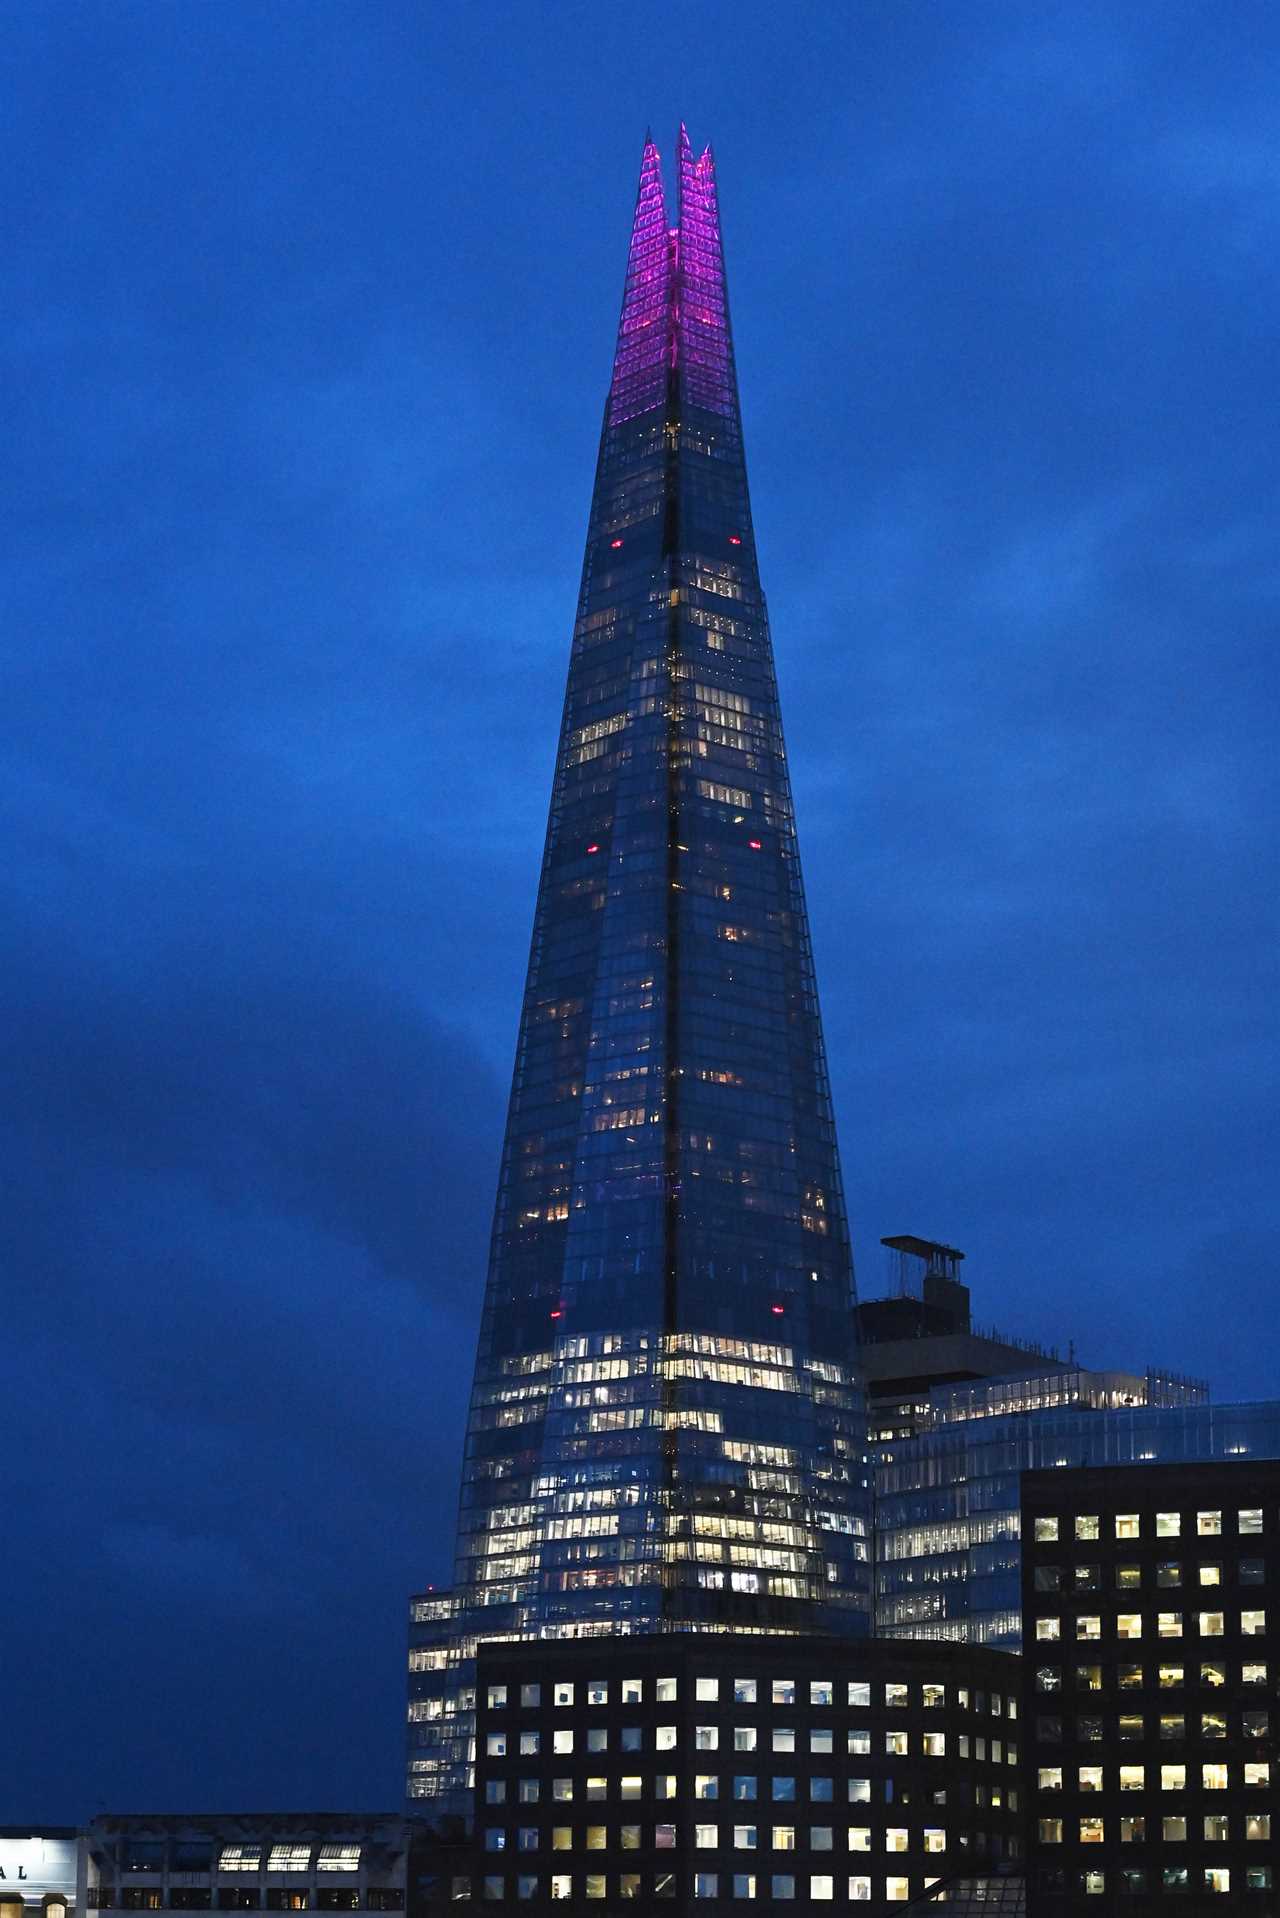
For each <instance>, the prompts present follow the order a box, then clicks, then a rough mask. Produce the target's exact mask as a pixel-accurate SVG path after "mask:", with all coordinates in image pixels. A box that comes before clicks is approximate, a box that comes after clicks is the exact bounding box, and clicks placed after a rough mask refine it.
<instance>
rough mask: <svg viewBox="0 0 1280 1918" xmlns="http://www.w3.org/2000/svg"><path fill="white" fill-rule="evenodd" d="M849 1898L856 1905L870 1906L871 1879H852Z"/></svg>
mask: <svg viewBox="0 0 1280 1918" xmlns="http://www.w3.org/2000/svg"><path fill="white" fill-rule="evenodd" d="M849 1897H850V1899H851V1901H852V1902H853V1903H854V1904H855V1905H868V1904H870V1902H871V1880H870V1879H869V1878H862V1877H858V1878H851V1879H850V1880H849Z"/></svg>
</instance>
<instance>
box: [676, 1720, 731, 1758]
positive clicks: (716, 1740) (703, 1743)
mask: <svg viewBox="0 0 1280 1918" xmlns="http://www.w3.org/2000/svg"><path fill="white" fill-rule="evenodd" d="M673 1729H674V1727H673ZM672 1742H673V1743H674V1740H673V1741H672ZM693 1744H694V1750H695V1751H700V1752H713V1751H718V1750H719V1749H720V1727H719V1726H718V1725H697V1726H695V1727H694V1733H693Z"/></svg>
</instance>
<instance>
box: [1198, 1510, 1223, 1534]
mask: <svg viewBox="0 0 1280 1918" xmlns="http://www.w3.org/2000/svg"><path fill="white" fill-rule="evenodd" d="M1196 1531H1197V1532H1198V1533H1199V1535H1200V1537H1201V1538H1219V1537H1221V1534H1222V1513H1221V1512H1197V1513H1196Z"/></svg>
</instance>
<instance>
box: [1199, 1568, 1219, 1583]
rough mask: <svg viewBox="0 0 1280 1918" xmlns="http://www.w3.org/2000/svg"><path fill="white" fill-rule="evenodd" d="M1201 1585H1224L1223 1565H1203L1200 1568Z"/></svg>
mask: <svg viewBox="0 0 1280 1918" xmlns="http://www.w3.org/2000/svg"><path fill="white" fill-rule="evenodd" d="M1200 1583H1201V1584H1202V1585H1221V1583H1222V1567H1221V1565H1209V1564H1204V1565H1202V1566H1201V1567H1200Z"/></svg>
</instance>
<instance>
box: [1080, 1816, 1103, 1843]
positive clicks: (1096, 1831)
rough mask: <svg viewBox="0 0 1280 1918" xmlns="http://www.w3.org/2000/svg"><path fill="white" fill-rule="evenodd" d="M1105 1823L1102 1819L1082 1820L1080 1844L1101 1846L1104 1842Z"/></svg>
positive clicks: (1089, 1818) (1090, 1818)
mask: <svg viewBox="0 0 1280 1918" xmlns="http://www.w3.org/2000/svg"><path fill="white" fill-rule="evenodd" d="M1104 1831H1105V1823H1104V1821H1103V1820H1102V1819H1101V1818H1097V1817H1088V1818H1082V1819H1081V1820H1080V1843H1081V1844H1082V1845H1100V1844H1101V1843H1102V1842H1103V1833H1104Z"/></svg>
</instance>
